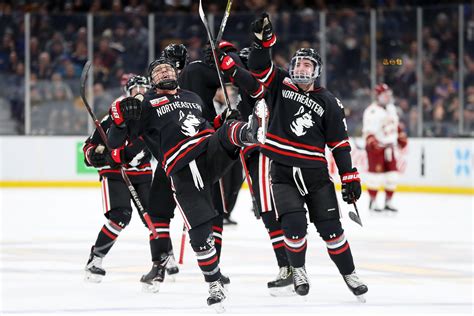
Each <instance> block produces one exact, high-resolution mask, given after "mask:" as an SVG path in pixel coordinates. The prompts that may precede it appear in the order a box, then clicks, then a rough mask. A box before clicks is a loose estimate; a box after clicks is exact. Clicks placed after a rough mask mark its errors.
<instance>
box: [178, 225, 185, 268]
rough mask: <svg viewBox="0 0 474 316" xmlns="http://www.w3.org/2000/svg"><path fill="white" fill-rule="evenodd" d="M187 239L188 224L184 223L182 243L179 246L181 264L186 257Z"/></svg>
mask: <svg viewBox="0 0 474 316" xmlns="http://www.w3.org/2000/svg"><path fill="white" fill-rule="evenodd" d="M185 241H186V225H185V224H183V232H182V234H181V245H180V247H179V261H178V263H179V264H183V258H184V246H185V245H184V243H185Z"/></svg>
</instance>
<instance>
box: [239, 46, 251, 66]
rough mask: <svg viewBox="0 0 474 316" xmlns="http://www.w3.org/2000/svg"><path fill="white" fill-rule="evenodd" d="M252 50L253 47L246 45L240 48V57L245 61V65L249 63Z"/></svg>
mask: <svg viewBox="0 0 474 316" xmlns="http://www.w3.org/2000/svg"><path fill="white" fill-rule="evenodd" d="M251 51H252V48H251V47H244V48H242V49H241V50H240V52H239V57H240V60H241V61H242V62H243V63H244V65H247V62H248V61H249V55H250V52H251Z"/></svg>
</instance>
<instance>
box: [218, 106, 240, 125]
mask: <svg viewBox="0 0 474 316" xmlns="http://www.w3.org/2000/svg"><path fill="white" fill-rule="evenodd" d="M241 119H242V116H241V115H240V111H239V110H236V109H230V110H229V108H226V109H225V110H224V111H223V112H222V113H221V114H219V115H217V116H216V117H215V118H214V128H216V129H217V128H219V127H221V126H222V124H224V122H225V121H227V120H241Z"/></svg>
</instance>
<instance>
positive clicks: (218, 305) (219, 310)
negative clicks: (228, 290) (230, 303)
mask: <svg viewBox="0 0 474 316" xmlns="http://www.w3.org/2000/svg"><path fill="white" fill-rule="evenodd" d="M211 307H212V308H213V309H214V310H215V311H216V313H217V314H222V313H224V312H225V307H224V304H222V302H220V303H216V304H212V305H211Z"/></svg>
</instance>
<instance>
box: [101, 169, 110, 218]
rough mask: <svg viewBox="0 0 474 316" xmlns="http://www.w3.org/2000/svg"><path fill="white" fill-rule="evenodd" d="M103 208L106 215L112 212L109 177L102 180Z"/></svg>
mask: <svg viewBox="0 0 474 316" xmlns="http://www.w3.org/2000/svg"><path fill="white" fill-rule="evenodd" d="M101 186H102V208H103V211H104V214H105V213H107V212H108V211H109V210H110V195H109V180H108V179H107V177H103V178H102V182H101Z"/></svg>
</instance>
